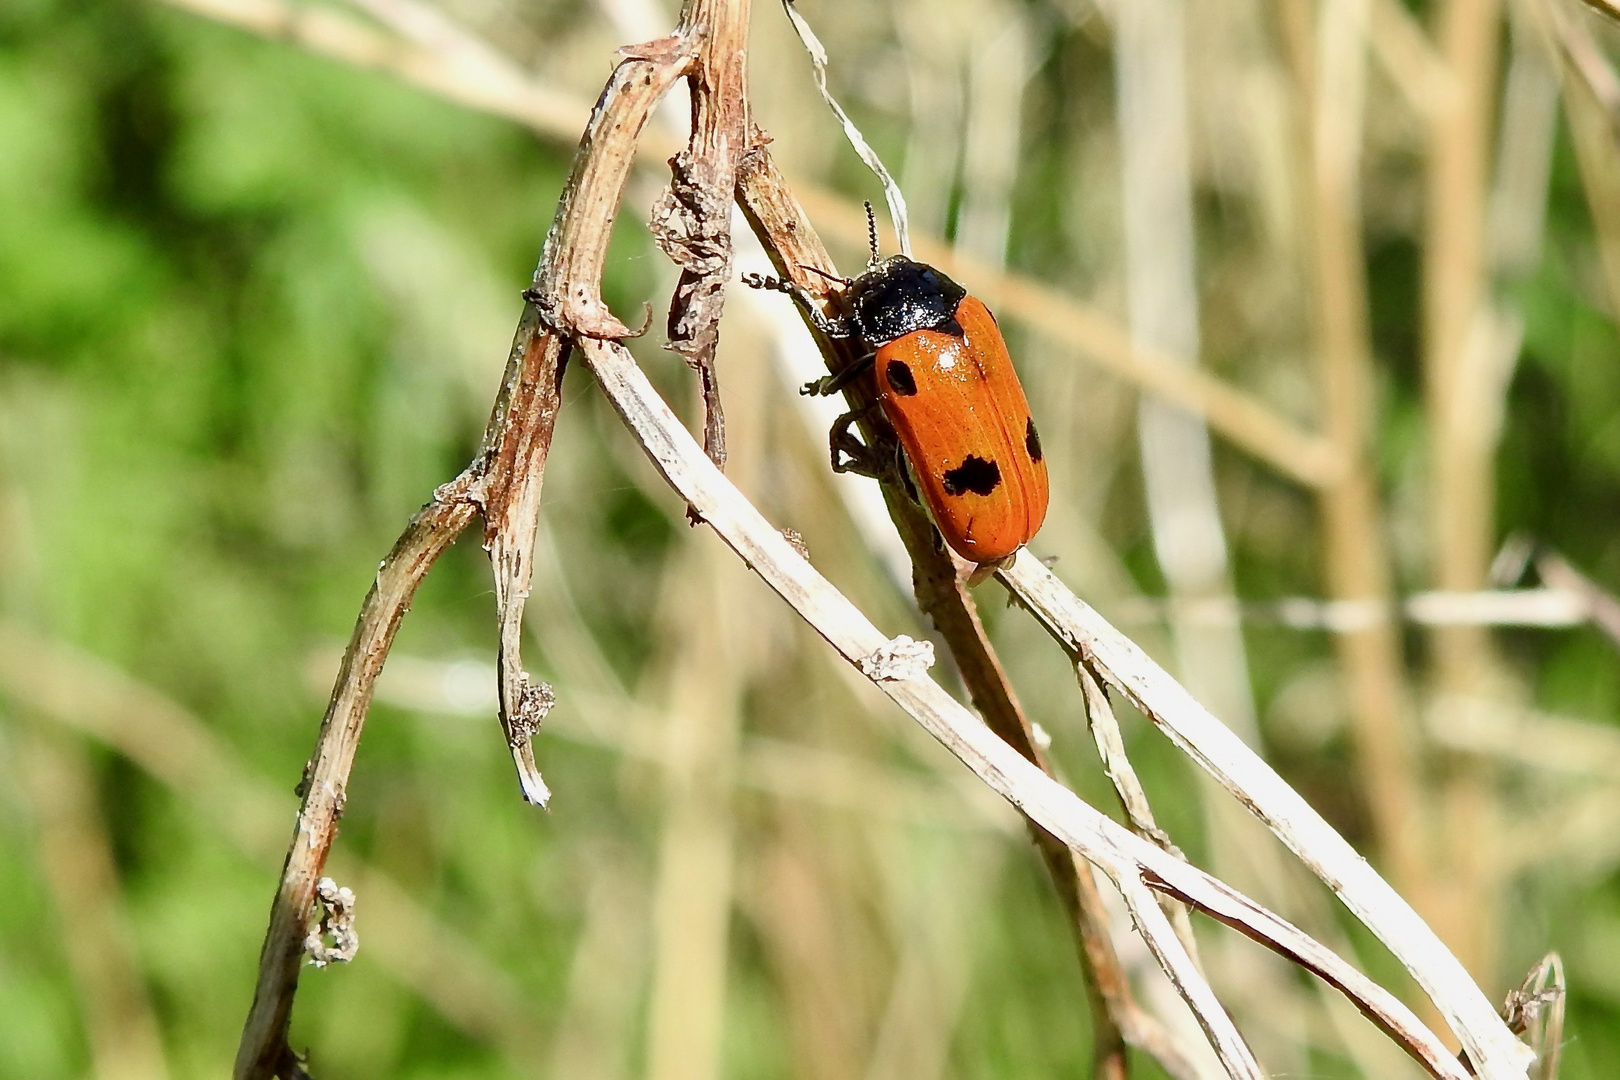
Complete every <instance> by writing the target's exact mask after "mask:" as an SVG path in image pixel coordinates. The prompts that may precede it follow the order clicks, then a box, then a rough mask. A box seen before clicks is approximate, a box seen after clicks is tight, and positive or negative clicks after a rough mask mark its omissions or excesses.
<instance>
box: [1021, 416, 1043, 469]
mask: <svg viewBox="0 0 1620 1080" xmlns="http://www.w3.org/2000/svg"><path fill="white" fill-rule="evenodd" d="M1024 449H1026V450H1028V451H1029V460H1031V461H1039V460H1041V433H1040V432H1038V431H1036V430H1035V418H1034V417H1033V416H1032V417H1030V418H1029V423H1027V424H1025V425H1024Z"/></svg>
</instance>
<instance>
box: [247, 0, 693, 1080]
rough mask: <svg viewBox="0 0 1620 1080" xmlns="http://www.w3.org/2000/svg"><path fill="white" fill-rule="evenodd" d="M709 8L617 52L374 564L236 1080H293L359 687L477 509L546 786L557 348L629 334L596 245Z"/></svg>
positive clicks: (525, 730) (531, 779)
mask: <svg viewBox="0 0 1620 1080" xmlns="http://www.w3.org/2000/svg"><path fill="white" fill-rule="evenodd" d="M712 6H713V5H711V4H709V3H706V2H704V0H692V2H691V3H689V4H688V6H687V9H686V11H684V12H683V19H682V22H681V25H680V27H679V28H678V30H677V32H676V33H675V34H674V35H673V36H671V37H669V38H665V39H662V40H660V41H656V42H651V43H649V44H647V45H644V46H641V47H639V48H632V49H627V50H623V52H622V55H623V59H622V60H621V62H620V63H619V66H618V67H617V68H616V69H615V70H614V73H613V75H612V77H611V78H610V80H609V83H608V88H607V89H606V90H605V91H604V93H603V96H602V99H601V101H599V102H598V104H597V108H596V109H595V111H594V112H593V114H592V117H591V122H590V124H589V126H587V128H586V130H585V134H584V136H583V137H582V139H581V144H580V153H579V154H578V156H577V157H576V158H575V161H574V169H573V172H572V173H571V175H570V176H569V180H568V184H567V186H566V188H565V189H564V192H563V197H562V199H561V200H560V202H559V206H558V210H557V217H556V220H555V221H554V222H553V225H552V228H551V231H550V233H549V234H548V235H547V237H546V245H545V249H544V253H543V255H542V258H541V263H540V266H539V268H538V269H537V270H536V272H535V279H534V285H533V287H532V288H531V289H530V290H529V291H528V292H527V293H526V294H525V295H526V296H527V297H528V299H529V300H530V303H529V305H528V306H527V307H526V308H525V310H524V313H523V317H522V319H521V320H520V322H519V325H518V329H517V333H516V335H515V337H514V340H513V346H512V351H511V354H510V357H509V359H508V362H507V368H506V374H505V377H504V378H503V381H502V384H501V390H500V393H499V395H498V396H497V398H496V403H495V408H494V410H493V412H492V414H491V417H490V422H489V427H488V429H487V430H486V432H485V435H484V440H483V444H482V446H481V448H480V451H479V453H478V454H477V455H476V456H475V458H474V460H473V462H472V464H470V465H469V466H468V467H467V469H466V470H464V471H463V472H462V474H461V475H460V476H459V477H457V478H456V479H455V480H454V481H452V482H451V483H449V484H446V485H444V486H443V487H441V488H440V489H439V490H438V491H437V492H435V494H434V498H433V501H432V502H430V503H429V504H428V506H427V507H426V508H424V509H423V510H422V511H421V512H420V513H418V514H417V515H416V517H415V518H413V519H412V521H411V524H410V525H409V526H407V528H406V530H405V532H404V534H402V535H401V537H400V539H399V540H398V541H397V542H396V543H395V545H394V550H393V551H392V552H391V553H390V554H389V556H388V558H387V559H385V560H384V561H383V565H382V567H381V569H380V570H379V571H378V574H377V581H376V584H375V585H374V586H373V588H372V590H371V593H370V594H369V595H368V596H367V598H366V601H365V604H364V605H363V606H362V608H361V613H360V618H359V620H358V622H357V623H356V626H355V631H354V636H353V637H352V638H351V640H350V643H349V649H348V652H347V653H346V655H345V656H344V662H343V667H342V669H341V671H340V672H339V675H338V680H337V684H336V686H335V687H334V688H333V692H332V701H331V704H330V705H329V706H328V709H327V714H326V718H325V720H324V721H323V722H322V724H321V731H320V735H319V737H318V741H317V744H316V751H315V754H314V756H313V757H312V758H311V759H310V764H309V766H308V768H307V770H306V773H305V779H304V788H303V790H304V805H303V807H302V808H301V810H300V811H299V817H298V826H297V828H296V830H295V832H294V834H293V844H292V848H291V850H290V852H289V854H288V858H287V863H286V867H285V869H284V871H283V874H282V882H281V887H280V888H279V890H278V891H277V894H276V900H275V904H274V906H273V907H272V910H271V920H270V929H269V931H268V932H267V934H266V937H265V944H264V949H263V952H262V953H261V956H260V960H259V982H258V987H257V988H256V990H255V992H254V1000H253V1007H252V1009H251V1010H250V1012H249V1014H248V1020H247V1024H246V1025H245V1027H244V1029H243V1033H242V1043H241V1046H240V1048H239V1050H238V1052H237V1060H236V1077H237V1080H266V1078H269V1077H274V1076H294V1077H296V1076H299V1075H302V1073H303V1068H302V1066H301V1065H300V1064H299V1062H298V1061H297V1059H296V1056H295V1055H294V1054H293V1053H292V1051H291V1048H290V1047H289V1046H288V1045H287V1039H286V1033H287V1025H288V1022H289V1020H290V1019H291V1015H292V1001H293V994H294V992H295V991H296V988H297V983H298V971H299V967H300V964H301V963H302V959H303V956H304V940H305V937H306V935H307V934H308V928H309V924H310V921H311V917H312V912H313V909H314V900H315V888H316V882H317V879H318V878H319V877H320V875H321V871H322V868H323V867H324V865H325V862H326V857H327V855H328V853H329V852H330V850H331V845H332V841H333V840H334V839H335V837H336V834H337V824H338V819H339V818H340V817H341V815H342V810H343V801H344V798H345V793H346V788H347V783H348V774H349V770H350V768H351V766H352V764H353V760H354V753H355V750H356V748H357V746H358V743H359V737H360V731H361V728H362V727H363V725H364V723H365V716H366V711H367V707H368V706H369V704H370V701H371V691H372V687H373V685H374V683H375V681H376V677H377V674H378V672H379V671H381V669H382V664H383V661H384V660H385V659H386V657H387V655H388V650H389V648H390V647H391V645H392V643H393V637H394V633H395V631H396V630H397V629H398V626H399V622H400V619H401V618H402V617H403V616H404V613H405V611H406V609H407V608H408V607H409V605H410V599H411V596H412V595H413V594H414V593H415V590H416V586H417V585H418V584H419V583H420V582H421V579H422V577H423V576H424V575H425V574H426V573H427V571H428V569H429V568H430V567H431V566H432V565H433V563H434V561H435V560H436V559H437V558H438V556H439V555H440V554H442V553H443V552H444V550H445V548H447V547H448V546H449V544H450V542H451V541H452V540H454V539H455V537H456V536H457V535H458V534H459V533H460V532H461V530H462V529H463V528H465V527H466V526H467V525H468V524H470V522H471V520H472V517H473V515H474V513H475V512H478V511H481V512H482V513H483V516H484V522H485V531H484V537H485V541H484V542H485V547H486V548H487V549H488V550H489V552H490V558H491V562H492V564H493V567H494V572H495V590H496V602H497V606H498V608H499V616H500V626H501V648H500V662H501V681H500V702H501V721H502V724H503V726H504V727H505V729H506V734H507V740H508V742H509V744H510V746H511V748H512V753H513V758H514V762H515V763H516V765H517V769H518V775H519V779H520V781H521V782H522V787H523V792H524V795H525V797H526V798H528V799H529V800H530V801H531V802H536V803H540V804H544V802H545V799H546V796H547V792H546V788H545V785H544V783H543V782H542V781H541V779H540V774H539V770H538V769H537V768H536V766H535V762H534V756H533V751H532V749H531V747H530V739H531V738H532V736H533V734H534V731H535V729H536V728H537V727H538V725H539V722H540V720H541V719H542V718H543V717H544V715H545V711H546V709H547V708H549V704H550V700H551V694H550V689H549V687H545V686H544V685H543V684H531V683H530V681H529V678H528V675H527V673H526V672H525V671H524V670H523V666H522V661H521V657H520V654H519V648H520V643H521V623H522V614H523V604H524V601H525V600H526V599H527V596H528V591H529V582H530V578H531V574H532V564H531V560H532V555H533V550H534V535H535V528H536V527H537V523H538V514H539V498H540V485H541V481H542V478H543V474H544V466H545V458H546V453H547V451H548V450H549V448H550V444H551V434H552V431H553V427H554V424H555V421H556V413H557V406H558V402H559V399H558V388H559V386H560V384H561V378H562V370H563V366H564V364H565V362H566V359H567V354H568V351H569V349H570V347H571V341H572V340H574V339H577V338H578V337H580V336H583V335H597V336H609V337H625V336H628V335H630V334H631V333H632V331H630V329H629V328H628V327H626V326H625V325H624V324H623V323H621V322H619V321H618V319H617V318H615V317H614V316H613V314H612V313H611V312H609V311H608V310H607V308H606V306H605V305H604V304H603V303H602V300H601V295H600V288H601V284H600V283H601V272H602V265H603V261H604V259H605V258H606V251H607V240H608V236H609V233H610V230H611V228H612V223H613V219H614V216H615V214H616V212H617V210H618V206H619V201H620V196H621V194H622V191H623V187H624V183H625V180H626V178H627V177H628V175H629V170H630V165H631V161H632V158H633V152H634V148H635V142H636V138H637V136H638V135H639V134H640V131H641V128H642V126H643V125H644V124H645V123H646V119H647V117H648V116H649V115H650V113H651V111H652V107H653V106H654V105H655V104H656V103H657V102H658V100H659V99H660V98H661V97H662V96H663V94H664V92H665V91H667V90H668V88H669V87H670V85H672V84H673V82H674V81H675V79H676V78H678V77H680V76H681V75H682V74H685V73H686V72H687V71H688V70H689V67H690V65H691V63H692V62H693V58H694V55H695V51H696V46H697V44H698V40H699V37H700V35H701V34H702V32H703V31H702V30H701V29H699V28H701V27H703V26H705V25H706V24H707V23H709V22H711V21H713V20H714V18H715V12H714V11H713V10H712Z"/></svg>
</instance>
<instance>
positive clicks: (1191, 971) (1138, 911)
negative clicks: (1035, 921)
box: [1115, 880, 1262, 1080]
mask: <svg viewBox="0 0 1620 1080" xmlns="http://www.w3.org/2000/svg"><path fill="white" fill-rule="evenodd" d="M1115 884H1117V885H1118V886H1119V889H1120V895H1122V896H1123V897H1124V898H1125V907H1126V908H1127V909H1128V910H1129V911H1130V913H1131V920H1132V921H1133V922H1134V923H1135V924H1136V929H1137V932H1138V933H1140V934H1141V935H1142V940H1143V941H1145V942H1147V947H1148V949H1149V950H1151V951H1152V953H1153V958H1154V959H1155V960H1157V961H1158V962H1159V966H1160V967H1161V968H1163V969H1164V973H1165V974H1166V975H1167V976H1169V978H1170V982H1171V983H1172V984H1174V986H1175V988H1176V991H1177V992H1178V993H1179V994H1181V997H1182V1000H1184V1001H1186V1003H1187V1005H1188V1007H1189V1008H1191V1009H1192V1011H1193V1015H1194V1016H1195V1017H1197V1019H1198V1026H1199V1027H1200V1028H1202V1029H1203V1031H1204V1037H1205V1038H1206V1039H1208V1040H1209V1045H1210V1047H1211V1048H1212V1049H1213V1050H1214V1051H1215V1056H1216V1057H1217V1058H1219V1059H1220V1062H1221V1067H1222V1068H1224V1069H1225V1070H1226V1074H1227V1075H1228V1076H1230V1077H1232V1080H1250V1078H1252V1080H1261V1075H1262V1074H1261V1072H1260V1064H1259V1062H1257V1061H1255V1060H1254V1054H1253V1053H1252V1052H1251V1051H1250V1050H1249V1046H1248V1044H1247V1043H1245V1042H1244V1041H1243V1036H1242V1035H1240V1034H1238V1030H1237V1026H1236V1025H1235V1024H1233V1023H1232V1018H1231V1017H1230V1016H1228V1015H1227V1014H1226V1009H1225V1007H1224V1006H1222V1005H1221V1001H1220V999H1219V998H1218V997H1216V996H1215V991H1214V990H1213V989H1212V988H1211V987H1210V985H1209V982H1208V981H1207V980H1206V979H1205V978H1204V974H1203V972H1201V971H1199V970H1198V964H1197V963H1196V962H1194V960H1193V958H1192V956H1191V954H1189V953H1188V952H1187V950H1186V948H1185V947H1184V946H1183V945H1182V938H1181V936H1180V933H1179V930H1178V928H1176V927H1173V926H1172V925H1171V923H1170V919H1169V917H1168V916H1167V915H1166V914H1165V912H1164V911H1163V910H1162V909H1161V908H1160V906H1159V905H1160V903H1161V899H1160V898H1158V897H1155V896H1154V894H1153V892H1152V891H1151V890H1149V889H1148V888H1147V887H1146V886H1144V885H1143V884H1142V883H1141V882H1140V881H1130V880H1125V881H1117V882H1115ZM1170 902H1171V903H1174V901H1170Z"/></svg>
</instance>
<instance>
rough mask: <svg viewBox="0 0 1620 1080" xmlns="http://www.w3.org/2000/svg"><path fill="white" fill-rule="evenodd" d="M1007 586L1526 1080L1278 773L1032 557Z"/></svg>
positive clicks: (1495, 1069)
mask: <svg viewBox="0 0 1620 1080" xmlns="http://www.w3.org/2000/svg"><path fill="white" fill-rule="evenodd" d="M998 576H999V577H1000V578H1001V580H1002V582H1003V583H1004V584H1005V585H1006V586H1007V587H1008V589H1010V590H1011V591H1012V592H1013V593H1014V594H1015V596H1016V597H1017V599H1018V601H1019V602H1020V603H1022V604H1023V605H1024V606H1025V607H1027V608H1028V609H1029V610H1030V611H1031V612H1032V613H1033V614H1034V615H1035V616H1036V617H1037V619H1039V620H1040V622H1041V623H1042V625H1044V626H1045V627H1046V629H1047V631H1048V632H1049V633H1051V634H1052V635H1053V636H1054V637H1055V638H1056V639H1057V640H1058V641H1059V642H1060V643H1061V644H1062V645H1063V646H1064V648H1066V649H1067V650H1068V651H1069V652H1070V654H1071V655H1073V656H1074V657H1075V658H1076V659H1077V660H1085V661H1087V662H1088V663H1091V664H1093V665H1094V666H1095V668H1096V670H1098V671H1099V672H1100V673H1101V674H1102V675H1103V676H1104V677H1105V678H1106V679H1107V681H1108V682H1109V684H1110V685H1112V686H1113V687H1114V688H1115V689H1117V690H1119V691H1120V693H1122V694H1123V695H1124V696H1125V697H1126V699H1127V700H1129V701H1130V702H1131V703H1132V704H1133V705H1135V706H1136V707H1137V708H1138V709H1140V710H1141V711H1142V713H1143V714H1144V715H1145V716H1147V717H1148V718H1149V719H1150V720H1151V721H1153V723H1154V724H1155V725H1156V726H1157V727H1159V728H1160V730H1162V731H1163V732H1164V733H1165V734H1166V735H1168V736H1169V737H1170V739H1171V740H1172V741H1173V742H1174V743H1175V744H1176V745H1177V746H1179V747H1181V748H1182V750H1183V751H1185V752H1186V753H1187V754H1188V755H1190V756H1191V757H1192V758H1193V760H1194V761H1196V762H1197V763H1198V764H1199V766H1200V767H1201V768H1203V769H1204V770H1205V771H1206V772H1208V773H1209V774H1210V775H1212V776H1213V777H1214V778H1215V779H1216V780H1218V781H1219V782H1220V783H1221V784H1222V785H1223V786H1225V787H1226V788H1227V790H1228V791H1230V792H1232V794H1233V795H1234V796H1236V797H1237V798H1238V800H1239V801H1240V802H1242V803H1243V804H1244V805H1245V806H1247V807H1249V809H1250V810H1251V811H1252V812H1253V813H1254V814H1255V815H1256V816H1258V817H1259V818H1260V820H1262V821H1263V822H1265V823H1266V825H1267V827H1268V828H1270V829H1271V831H1272V832H1273V833H1275V834H1276V835H1277V837H1278V838H1279V839H1281V840H1282V841H1283V843H1284V844H1286V845H1287V846H1288V847H1289V849H1290V850H1292V851H1293V852H1294V854H1295V855H1297V856H1298V857H1299V858H1300V860H1301V861H1302V862H1304V863H1305V865H1306V866H1307V867H1309V868H1310V870H1311V871H1312V872H1313V873H1315V874H1316V875H1317V876H1318V877H1319V878H1321V879H1322V880H1323V881H1324V882H1325V883H1327V885H1328V886H1329V887H1330V888H1331V889H1333V891H1334V892H1335V893H1336V894H1337V895H1338V896H1339V898H1340V900H1342V901H1343V902H1344V904H1345V906H1346V907H1348V908H1349V909H1350V910H1351V912H1352V913H1354V914H1355V916H1356V917H1357V918H1358V919H1360V920H1361V922H1362V923H1364V924H1365V925H1366V926H1367V928H1368V929H1369V930H1371V931H1372V932H1373V933H1374V934H1375V935H1377V937H1378V938H1379V940H1381V941H1382V942H1383V943H1384V944H1385V946H1387V947H1388V948H1389V950H1390V952H1391V953H1393V954H1394V955H1395V957H1396V959H1398V960H1400V961H1401V963H1402V964H1403V965H1405V967H1406V969H1407V970H1408V971H1409V972H1411V974H1412V977H1413V978H1414V979H1416V980H1417V983H1418V985H1419V986H1421V987H1423V989H1424V991H1425V992H1426V993H1428V995H1429V996H1430V998H1432V999H1433V1001H1434V1003H1435V1005H1436V1007H1437V1008H1438V1009H1439V1010H1440V1012H1441V1014H1442V1015H1443V1016H1444V1017H1445V1018H1446V1021H1447V1022H1448V1023H1449V1024H1450V1025H1451V1027H1452V1029H1453V1030H1454V1031H1455V1032H1456V1034H1457V1037H1458V1038H1459V1039H1460V1040H1461V1041H1462V1044H1463V1047H1464V1049H1466V1050H1467V1052H1468V1054H1469V1059H1470V1061H1472V1062H1473V1063H1474V1064H1475V1067H1476V1069H1477V1070H1478V1074H1479V1075H1480V1076H1482V1077H1486V1078H1488V1080H1510V1078H1511V1080H1521V1078H1522V1077H1523V1076H1524V1070H1525V1068H1526V1067H1527V1066H1528V1063H1529V1050H1528V1048H1526V1047H1525V1046H1524V1044H1522V1043H1520V1042H1519V1041H1518V1040H1517V1039H1516V1038H1514V1037H1513V1034H1512V1032H1510V1031H1508V1030H1507V1027H1506V1026H1505V1025H1504V1024H1503V1023H1502V1020H1501V1017H1499V1016H1497V1015H1496V1010H1495V1009H1494V1008H1493V1007H1492V1006H1491V1004H1490V1002H1489V1001H1488V1000H1487V999H1486V997H1485V995H1484V994H1483V993H1482V992H1481V991H1480V989H1479V987H1478V986H1477V985H1475V983H1474V981H1473V980H1472V979H1471V978H1470V977H1469V976H1468V973H1467V971H1466V970H1465V969H1464V968H1463V967H1462V965H1461V964H1459V963H1458V962H1457V959H1456V957H1455V956H1453V955H1452V954H1451V952H1450V951H1449V950H1448V949H1447V948H1446V947H1445V945H1444V944H1443V943H1442V942H1441V941H1440V940H1439V939H1438V938H1437V937H1436V936H1435V934H1434V932H1433V931H1432V930H1430V929H1429V927H1428V926H1426V925H1424V923H1423V921H1422V920H1421V919H1420V918H1418V916H1417V914H1416V913H1415V912H1414V911H1413V910H1412V908H1411V907H1410V906H1409V905H1408V904H1407V903H1406V901H1405V900H1403V899H1401V897H1400V895H1399V894H1398V893H1396V892H1395V890H1394V889H1392V888H1390V886H1389V885H1388V883H1386V882H1385V881H1384V880H1383V879H1382V878H1381V877H1379V876H1378V874H1377V873H1376V872H1375V871H1374V870H1373V869H1372V867H1371V866H1369V865H1368V864H1367V862H1366V860H1365V859H1363V858H1362V857H1361V856H1360V855H1359V854H1357V853H1356V851H1355V850H1354V849H1353V848H1351V846H1350V845H1349V844H1348V843H1346V842H1345V840H1344V838H1343V837H1341V836H1340V835H1339V834H1338V833H1337V832H1335V831H1334V830H1333V828H1332V826H1330V825H1329V824H1328V823H1327V822H1326V821H1324V820H1323V819H1322V817H1321V815H1319V814H1318V813H1317V812H1316V811H1315V810H1313V809H1312V808H1311V807H1310V805H1309V804H1308V803H1306V802H1305V800H1304V799H1303V798H1301V797H1300V795H1299V794H1298V793H1297V792H1296V791H1294V790H1293V789H1292V788H1290V787H1289V786H1288V785H1287V784H1286V783H1285V782H1284V781H1283V779H1282V778H1281V777H1279V776H1278V775H1277V774H1276V772H1274V771H1273V770H1272V768H1271V766H1269V765H1267V764H1266V763H1265V762H1264V761H1262V760H1261V759H1260V758H1259V757H1258V756H1257V755H1256V754H1255V753H1254V751H1252V750H1250V749H1249V748H1248V747H1247V746H1246V745H1244V743H1243V741H1242V740H1240V739H1239V738H1237V736H1235V735H1233V734H1232V732H1231V731H1229V730H1228V729H1227V728H1226V727H1225V726H1224V725H1223V724H1222V723H1221V722H1220V721H1219V720H1217V719H1216V718H1215V717H1213V716H1211V715H1210V714H1209V712H1208V711H1207V710H1205V709H1204V707H1203V706H1202V705H1200V704H1199V703H1198V702H1197V701H1195V700H1193V698H1192V696H1191V695H1189V694H1188V693H1187V691H1186V690H1185V689H1183V688H1182V687H1181V686H1180V685H1179V684H1177V683H1176V681H1175V680H1174V679H1172V678H1171V677H1170V676H1169V675H1168V674H1166V673H1165V671H1164V669H1163V668H1161V667H1159V665H1158V664H1156V663H1154V662H1153V661H1152V660H1151V659H1150V658H1149V657H1148V656H1147V655H1146V654H1145V653H1143V652H1142V650H1141V649H1140V648H1138V647H1137V646H1136V645H1135V643H1133V642H1132V641H1130V640H1129V639H1128V638H1126V637H1125V636H1124V635H1123V634H1121V633H1120V632H1119V631H1117V630H1115V629H1114V628H1113V627H1112V626H1110V625H1109V624H1108V622H1107V621H1106V620H1105V619H1103V618H1102V617H1101V616H1100V615H1098V614H1097V613H1096V612H1095V611H1094V610H1092V609H1091V607H1090V606H1089V605H1087V604H1086V603H1085V602H1084V601H1082V600H1080V599H1079V598H1078V597H1076V596H1074V594H1073V593H1071V592H1069V590H1068V589H1067V588H1065V587H1064V586H1063V584H1062V582H1060V581H1058V580H1057V578H1056V577H1054V576H1053V575H1052V573H1051V572H1050V571H1049V570H1047V569H1046V567H1044V566H1042V565H1041V563H1040V561H1039V560H1038V559H1036V558H1035V557H1034V556H1033V555H1030V554H1029V553H1028V552H1027V551H1021V552H1019V553H1018V555H1017V556H1016V557H1015V558H1014V560H1013V562H1012V565H1011V566H1008V567H1004V568H1003V569H1002V570H1001V571H1000V572H999V574H998ZM1199 906H1200V907H1202V906H1203V905H1202V904H1200V905H1199Z"/></svg>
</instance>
